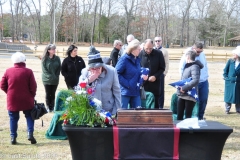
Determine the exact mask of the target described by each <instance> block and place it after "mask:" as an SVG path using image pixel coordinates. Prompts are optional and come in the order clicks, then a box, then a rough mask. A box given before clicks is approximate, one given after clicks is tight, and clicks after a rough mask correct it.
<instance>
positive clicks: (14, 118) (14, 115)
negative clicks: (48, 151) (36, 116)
mask: <svg viewBox="0 0 240 160" xmlns="http://www.w3.org/2000/svg"><path fill="white" fill-rule="evenodd" d="M31 111H32V110H31V109H30V110H25V111H23V113H24V114H25V118H26V120H27V128H28V132H33V131H34V120H33V119H32V117H31ZM8 115H9V118H10V131H11V134H10V136H11V137H17V129H18V120H19V117H20V116H19V111H8Z"/></svg>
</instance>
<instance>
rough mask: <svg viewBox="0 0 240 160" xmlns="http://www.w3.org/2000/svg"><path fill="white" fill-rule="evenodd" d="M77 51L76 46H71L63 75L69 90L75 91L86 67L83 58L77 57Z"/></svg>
mask: <svg viewBox="0 0 240 160" xmlns="http://www.w3.org/2000/svg"><path fill="white" fill-rule="evenodd" d="M77 51H78V48H77V47H76V46H75V45H71V46H69V48H68V50H67V53H66V54H67V57H66V58H65V59H64V60H63V62H62V68H61V73H62V75H63V76H64V79H65V82H66V85H67V87H68V89H74V87H75V86H76V85H77V84H78V80H79V77H80V76H81V71H82V69H83V68H85V67H86V65H85V62H84V60H83V59H82V57H80V56H78V55H77Z"/></svg>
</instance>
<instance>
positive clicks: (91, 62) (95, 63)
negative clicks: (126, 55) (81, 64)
mask: <svg viewBox="0 0 240 160" xmlns="http://www.w3.org/2000/svg"><path fill="white" fill-rule="evenodd" d="M102 66H103V61H102V58H101V55H100V52H99V51H98V50H96V49H95V47H94V46H90V52H89V53H88V67H89V68H97V67H102Z"/></svg>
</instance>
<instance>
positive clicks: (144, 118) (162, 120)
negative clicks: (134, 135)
mask: <svg viewBox="0 0 240 160" xmlns="http://www.w3.org/2000/svg"><path fill="white" fill-rule="evenodd" d="M117 126H118V127H149V128H150V127H153V128H154V127H157V128H159V127H173V120H172V111H170V110H167V109H152V110H132V109H129V110H127V109H126V110H119V111H118V112H117Z"/></svg>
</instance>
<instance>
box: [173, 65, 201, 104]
mask: <svg viewBox="0 0 240 160" xmlns="http://www.w3.org/2000/svg"><path fill="white" fill-rule="evenodd" d="M202 68H203V64H202V63H201V62H200V61H198V60H197V61H194V62H192V63H186V65H185V67H184V70H183V73H182V78H181V79H182V80H184V79H187V78H189V77H192V80H191V81H190V82H189V83H187V84H186V85H184V86H182V90H183V91H184V92H185V93H181V92H180V91H179V90H177V94H178V96H179V97H180V98H182V99H187V100H191V101H194V102H196V100H195V99H194V98H192V97H190V96H189V95H188V94H187V91H189V90H190V89H192V88H193V87H195V88H196V90H198V87H197V86H198V83H199V80H200V70H201V69H202Z"/></svg>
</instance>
